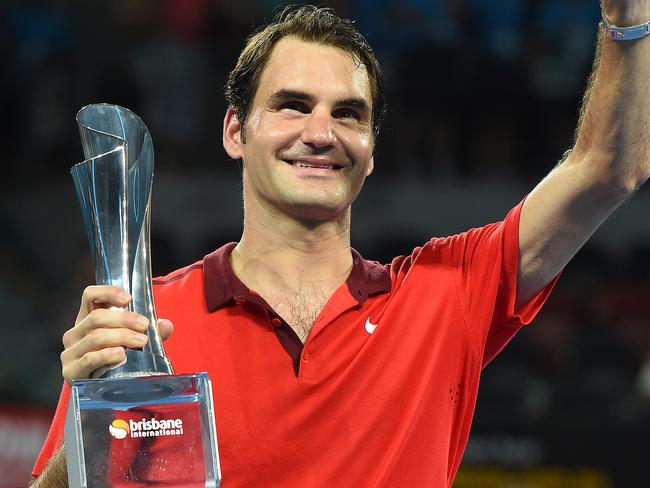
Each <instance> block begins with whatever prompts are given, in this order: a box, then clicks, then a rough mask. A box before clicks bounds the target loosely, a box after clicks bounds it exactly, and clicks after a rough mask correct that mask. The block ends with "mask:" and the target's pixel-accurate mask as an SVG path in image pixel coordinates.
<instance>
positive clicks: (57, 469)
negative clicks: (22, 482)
mask: <svg viewBox="0 0 650 488" xmlns="http://www.w3.org/2000/svg"><path fill="white" fill-rule="evenodd" d="M30 488H68V468H67V465H66V460H65V448H64V447H63V446H61V447H60V448H59V449H57V451H56V452H55V453H54V455H53V456H52V459H50V462H49V463H47V466H45V469H44V470H43V472H42V473H41V475H40V476H39V477H38V478H36V479H35V480H34V481H33V482H32V484H31V485H30Z"/></svg>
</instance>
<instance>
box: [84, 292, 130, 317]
mask: <svg viewBox="0 0 650 488" xmlns="http://www.w3.org/2000/svg"><path fill="white" fill-rule="evenodd" d="M130 301H131V295H129V294H128V293H127V292H125V291H124V290H123V289H122V288H118V287H117V286H110V285H94V286H88V287H86V288H85V289H84V291H83V295H82V296H81V305H80V306H79V314H78V315H77V321H76V323H79V322H81V321H82V320H83V319H84V318H85V317H86V316H87V315H88V314H89V313H90V312H92V311H93V310H95V309H97V308H108V307H125V306H126V305H128V304H129V302H130Z"/></svg>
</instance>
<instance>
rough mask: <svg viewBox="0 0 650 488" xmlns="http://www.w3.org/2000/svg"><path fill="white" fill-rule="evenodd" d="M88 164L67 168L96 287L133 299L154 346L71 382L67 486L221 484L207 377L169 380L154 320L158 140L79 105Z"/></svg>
mask: <svg viewBox="0 0 650 488" xmlns="http://www.w3.org/2000/svg"><path fill="white" fill-rule="evenodd" d="M77 124H78V125H79V131H80V134H81V141H82V146H83V150H84V155H85V157H86V160H85V161H83V162H81V163H79V164H76V165H75V166H73V167H72V169H71V171H70V172H71V174H72V179H73V181H74V185H75V189H76V192H77V197H78V199H79V203H80V205H81V212H82V215H83V219H84V224H85V228H86V233H87V235H88V241H89V243H90V248H91V252H92V258H93V264H94V267H95V278H96V281H97V284H99V285H114V286H118V287H120V288H123V289H124V290H126V291H127V292H129V293H130V294H131V296H132V297H133V300H132V301H131V303H130V304H129V306H128V309H129V310H132V311H134V312H137V313H140V314H142V315H144V316H145V317H147V318H148V319H149V328H148V330H147V335H148V337H149V341H148V343H147V345H146V346H145V347H144V348H143V349H127V350H126V361H124V362H123V363H121V364H119V365H116V366H114V367H112V368H104V369H102V370H99V371H96V372H95V373H93V378H95V379H90V380H77V381H73V382H72V385H71V395H70V402H69V405H68V414H67V418H66V426H65V446H66V456H67V463H68V482H69V486H70V487H109V486H120V487H121V486H129V484H133V485H134V486H141V485H142V484H143V483H144V484H146V485H147V486H187V487H190V486H191V487H204V486H205V487H217V486H219V484H220V479H221V473H220V469H219V462H218V452H217V440H216V430H215V423H214V413H213V406H212V390H211V384H210V380H209V378H208V377H207V374H206V373H196V374H192V375H179V376H174V375H173V369H172V366H171V363H170V362H169V360H168V359H167V357H166V355H165V351H164V348H163V344H162V341H161V339H160V336H159V334H158V331H157V328H156V326H155V324H156V311H155V306H154V300H153V288H152V279H151V262H150V252H149V248H150V245H149V218H150V216H149V214H150V208H151V188H152V183H153V161H154V158H153V144H152V141H151V136H150V134H149V131H148V130H147V127H146V126H145V124H144V123H143V122H142V120H141V119H140V118H139V117H138V116H137V115H135V114H134V113H133V112H131V111H129V110H127V109H125V108H123V107H119V106H117V105H109V104H96V105H88V106H86V107H84V108H82V109H81V110H80V111H79V113H78V114H77Z"/></svg>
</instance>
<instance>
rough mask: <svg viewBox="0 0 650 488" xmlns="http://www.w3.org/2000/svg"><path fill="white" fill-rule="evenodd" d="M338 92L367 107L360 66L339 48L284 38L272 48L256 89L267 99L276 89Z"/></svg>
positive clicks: (367, 85) (365, 83) (366, 88)
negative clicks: (334, 90) (359, 101)
mask: <svg viewBox="0 0 650 488" xmlns="http://www.w3.org/2000/svg"><path fill="white" fill-rule="evenodd" d="M310 87H313V88H317V87H321V88H324V87H327V88H330V89H341V90H343V91H345V92H346V93H341V96H343V97H350V96H353V97H355V98H362V99H365V100H366V102H367V104H368V105H370V103H371V96H370V80H369V77H368V72H367V70H366V67H365V66H364V65H363V63H361V62H359V61H358V59H357V58H356V57H355V56H354V55H353V54H352V53H350V52H348V51H345V50H343V49H341V48H339V47H336V46H331V45H326V44H319V43H313V42H307V41H303V40H300V39H298V38H296V37H285V38H283V39H281V40H280V41H278V43H277V44H276V45H275V46H274V48H273V50H272V52H271V55H270V56H269V60H268V61H267V63H266V66H265V67H264V70H263V71H262V74H261V76H260V84H259V86H258V92H259V91H260V89H263V90H264V91H265V93H264V96H270V95H271V94H272V93H273V92H274V91H276V90H278V89H285V90H286V89H288V90H292V89H293V90H296V91H309V88H310Z"/></svg>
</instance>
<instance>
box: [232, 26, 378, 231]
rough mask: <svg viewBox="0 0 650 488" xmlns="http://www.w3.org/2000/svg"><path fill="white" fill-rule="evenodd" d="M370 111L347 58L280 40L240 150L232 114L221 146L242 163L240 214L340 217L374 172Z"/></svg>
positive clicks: (365, 90) (363, 77) (365, 84)
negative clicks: (262, 212) (257, 210)
mask: <svg viewBox="0 0 650 488" xmlns="http://www.w3.org/2000/svg"><path fill="white" fill-rule="evenodd" d="M371 110H372V107H371V96H370V83H369V80H368V75H367V72H366V70H365V68H364V67H363V66H359V65H358V63H356V62H355V60H354V59H353V58H352V57H351V56H350V55H349V54H348V53H346V52H344V51H342V50H340V49H338V48H334V47H331V46H323V45H319V44H311V43H306V42H303V41H300V40H298V39H296V38H291V37H289V38H284V39H282V40H281V41H279V42H278V44H277V45H276V46H275V48H274V50H273V52H272V53H271V56H270V59H269V61H268V63H267V65H266V68H265V69H264V71H263V73H262V76H261V78H260V83H259V87H258V89H257V93H256V94H255V98H254V100H253V103H252V107H251V111H250V115H249V117H248V119H247V121H246V130H245V135H246V142H245V143H243V142H242V141H241V133H240V132H239V131H238V130H237V128H238V121H237V119H236V117H235V116H234V114H233V113H232V112H229V114H228V115H226V121H225V127H224V144H225V146H226V150H227V151H228V153H229V154H230V156H231V157H233V158H241V159H242V160H243V170H244V176H243V180H244V192H245V196H246V206H247V211H251V210H253V209H255V208H260V209H261V210H270V211H279V212H281V213H283V214H286V215H290V216H292V217H294V218H298V219H300V220H308V221H326V220H332V219H335V218H336V217H337V216H340V215H342V214H343V212H345V211H347V209H348V208H349V207H350V205H351V204H352V202H353V201H354V199H355V198H356V196H357V194H358V193H359V191H360V189H361V186H362V185H363V182H364V180H365V178H366V176H367V175H369V174H370V172H371V171H372V168H373V159H372V153H373V147H374V136H373V131H372V123H371V119H372V114H371ZM229 131H230V133H229ZM273 213H275V212H273Z"/></svg>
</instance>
